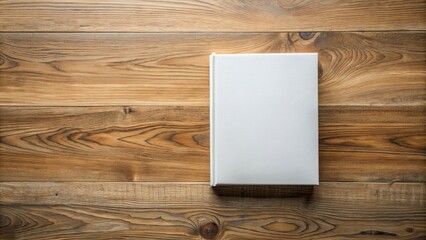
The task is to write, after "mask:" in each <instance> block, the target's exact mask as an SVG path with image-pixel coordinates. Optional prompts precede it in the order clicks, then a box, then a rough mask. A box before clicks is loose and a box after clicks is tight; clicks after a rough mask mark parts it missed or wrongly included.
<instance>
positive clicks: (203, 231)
mask: <svg viewBox="0 0 426 240" xmlns="http://www.w3.org/2000/svg"><path fill="white" fill-rule="evenodd" d="M218 232H219V227H218V226H217V224H216V223H214V222H209V223H205V224H203V225H201V226H200V235H201V236H202V237H203V238H205V239H213V238H214V237H216V235H217V233H218Z"/></svg>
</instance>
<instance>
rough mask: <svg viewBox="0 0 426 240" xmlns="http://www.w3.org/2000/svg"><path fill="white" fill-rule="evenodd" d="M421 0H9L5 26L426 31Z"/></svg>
mask: <svg viewBox="0 0 426 240" xmlns="http://www.w3.org/2000/svg"><path fill="white" fill-rule="evenodd" d="M425 8H426V4H425V2H424V1H422V0H410V1H404V0H396V1H395V0H394V1H388V0H376V1H369V0H358V1H345V0H323V1H315V0H309V1H304V0H296V1H286V0H277V1H269V0H257V1H244V0H236V1H227V0H214V1H211V0H185V1H173V0H168V1H154V0H150V1H136V0H126V1H121V0H109V1H91V0H61V1H57V0H55V1H53V0H9V1H1V2H0V10H1V11H0V31H30V32H40V31H44V32H52V31H55V32H73V31H78V32H271V31H366V30H425V29H426V22H425V21H424V20H425V17H426V13H425V11H424V10H425Z"/></svg>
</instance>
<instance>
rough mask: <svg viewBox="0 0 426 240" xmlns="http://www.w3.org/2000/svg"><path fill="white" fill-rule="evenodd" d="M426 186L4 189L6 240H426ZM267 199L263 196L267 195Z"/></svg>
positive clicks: (66, 185) (183, 185) (71, 186)
mask: <svg viewBox="0 0 426 240" xmlns="http://www.w3.org/2000/svg"><path fill="white" fill-rule="evenodd" d="M425 187H426V185H425V184H424V183H392V184H387V183H386V184H380V183H322V184H321V186H317V187H315V189H314V191H313V193H312V195H310V196H301V197H292V198H239V197H221V196H218V195H216V194H215V193H213V190H212V189H211V188H210V187H209V186H208V184H207V183H181V184H176V183H114V182H110V183H79V182H74V183H49V182H45V183H1V184H0V191H1V192H2V193H3V194H2V195H1V197H0V200H1V202H3V203H12V205H2V206H1V208H0V210H1V215H2V222H1V223H2V225H1V226H2V228H0V229H1V230H0V237H2V238H5V239H8V238H16V239H21V238H22V239H40V238H43V239H82V238H84V239H99V238H102V239H117V238H123V237H124V238H129V239H136V238H137V239H139V238H146V239H182V238H184V239H200V231H202V230H203V226H205V225H206V224H212V225H217V226H218V233H217V236H216V239H300V238H303V239H306V238H309V239H317V238H327V239H353V238H364V239H373V238H380V239H395V238H397V239H414V238H416V239H421V238H424V237H425V236H426V227H425V226H424V221H425V219H426V213H425V211H424V207H425ZM259 191H261V189H259Z"/></svg>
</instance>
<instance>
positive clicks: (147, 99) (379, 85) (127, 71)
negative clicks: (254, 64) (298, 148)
mask: <svg viewBox="0 0 426 240" xmlns="http://www.w3.org/2000/svg"><path fill="white" fill-rule="evenodd" d="M424 39H426V33H425V32H391V33H388V32H374V33H370V32H367V33H353V32H347V33H341V32H321V33H313V34H303V33H256V34H235V33H234V34H219V33H212V34H207V33H189V34H58V33H56V34H51V33H48V34H22V33H19V34H17V33H3V34H0V69H1V71H2V72H1V74H0V105H38V106H39V105H48V106H65V105H72V106H90V105H98V106H105V105H121V106H123V105H124V106H126V105H147V104H148V105H152V104H154V105H178V106H182V105H192V106H194V105H198V106H200V105H202V106H208V104H209V58H208V56H209V55H210V54H211V53H212V52H217V53H275V52H318V53H319V65H320V66H319V76H320V79H319V103H320V105H322V106H324V105H376V106H381V105H397V106H401V105H424V104H425V102H426V97H425V96H426V81H425V61H426V44H424V43H425V41H424Z"/></svg>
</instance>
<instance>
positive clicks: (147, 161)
mask: <svg viewBox="0 0 426 240" xmlns="http://www.w3.org/2000/svg"><path fill="white" fill-rule="evenodd" d="M212 52H217V53H276V52H280V53H281V52H318V53H319V68H318V71H319V72H318V73H319V105H320V107H319V124H320V125H319V130H320V133H319V144H320V145H319V146H320V185H319V186H315V187H310V186H227V187H220V188H214V189H212V188H210V187H209V185H208V180H209V107H208V104H209V67H208V66H209V62H208V55H209V54H211V53H212ZM277 111H279V109H277ZM425 201H426V2H425V1H423V0H421V1H420V0H419V1H416V0H413V1H402V0H387V1H385V0H379V1H367V0H358V1H341V0H325V1H312V0H308V1H302V0H297V1H285V0H283V1H281V0H278V1H266V0H265V1H264V0H261V1H244V0H235V1H228V0H215V1H196V0H185V1H170V0H166V1H133V0H125V1H119V0H109V1H87V0H79V1H76V0H63V1H51V0H46V1H38V0H36V1H28V0H26V1H19V0H10V1H0V239H208V238H212V239H319V238H322V239H424V238H426V211H425V209H426V203H425Z"/></svg>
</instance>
